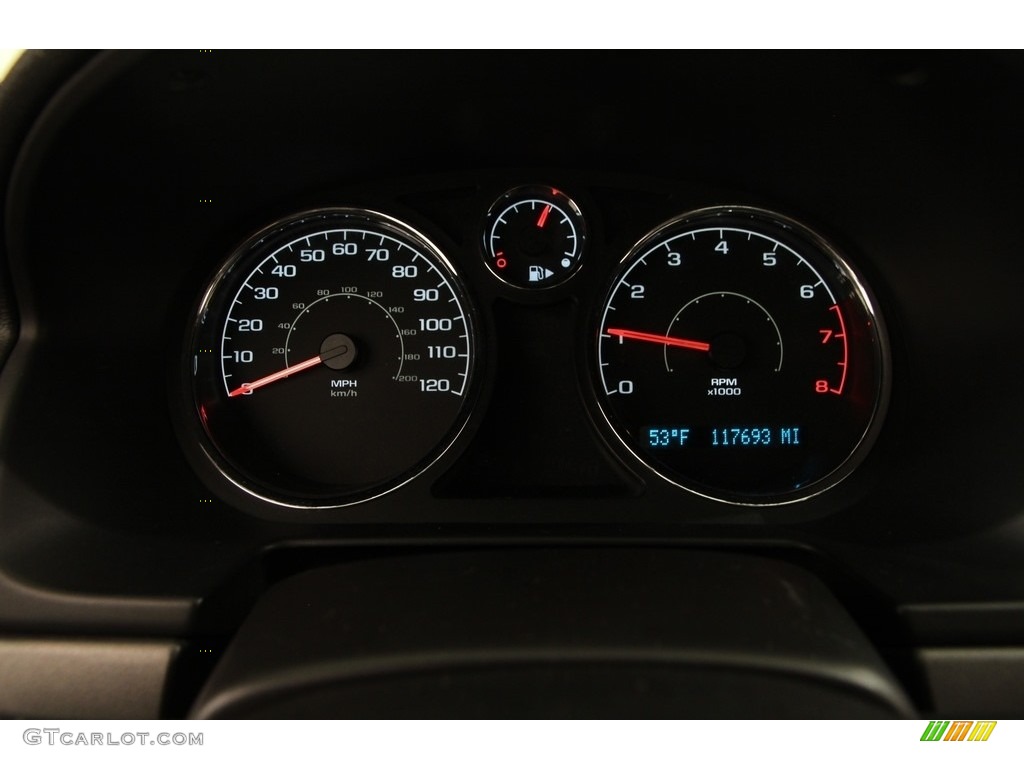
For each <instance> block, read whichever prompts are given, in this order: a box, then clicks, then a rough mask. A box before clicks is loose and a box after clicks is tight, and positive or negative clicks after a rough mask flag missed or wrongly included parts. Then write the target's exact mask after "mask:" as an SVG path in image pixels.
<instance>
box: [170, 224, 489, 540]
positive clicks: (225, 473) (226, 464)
mask: <svg viewBox="0 0 1024 768" xmlns="http://www.w3.org/2000/svg"><path fill="white" fill-rule="evenodd" d="M334 225H340V226H341V227H343V228H348V227H352V226H360V225H362V226H368V227H372V228H374V229H376V230H377V231H379V232H381V233H384V234H388V235H390V236H394V237H395V238H396V239H398V240H400V241H402V240H404V241H406V242H408V243H410V244H412V245H414V246H415V247H416V248H417V249H419V250H420V251H422V252H424V254H425V255H426V256H428V257H429V259H430V260H431V261H432V262H433V263H434V265H435V267H437V268H438V269H439V270H440V271H441V272H442V277H443V279H444V280H445V281H446V282H447V283H448V286H449V288H450V290H451V292H452V294H453V296H455V297H456V298H457V300H458V302H459V305H460V307H461V310H462V312H463V314H464V316H465V327H466V334H467V339H466V342H465V343H466V345H467V349H468V352H469V360H468V362H467V364H466V377H465V383H464V385H463V388H462V391H461V394H460V398H461V405H460V406H459V408H458V415H457V417H456V418H455V420H454V422H453V423H452V425H451V427H450V429H448V431H447V432H446V433H445V435H444V437H443V438H442V439H441V440H440V441H439V442H438V444H437V445H436V447H435V448H434V449H432V450H431V451H429V453H428V454H427V455H425V456H424V457H423V458H422V459H421V460H420V461H419V462H417V463H416V464H415V465H414V466H411V467H410V468H409V469H408V470H407V471H405V472H402V473H400V474H399V475H397V476H395V477H393V478H391V479H388V480H386V481H384V482H382V483H380V484H377V485H374V486H373V487H371V488H368V489H366V490H364V491H361V492H357V493H354V494H346V495H339V496H338V497H336V498H331V499H326V500H320V499H317V500H310V499H306V498H301V497H298V496H292V495H290V494H288V493H278V492H276V491H275V490H272V489H269V488H268V487H267V486H268V484H265V483H261V482H260V481H259V479H257V478H253V477H252V476H251V474H250V473H249V472H247V471H246V470H245V469H243V468H241V467H239V466H237V465H236V464H235V463H233V462H232V461H231V459H230V458H229V457H227V456H226V455H225V454H224V453H223V452H222V451H221V449H220V448H219V447H218V446H217V444H216V442H215V440H214V438H213V436H212V435H211V434H210V433H209V431H208V429H207V428H206V426H205V425H204V424H203V420H202V417H201V414H200V412H199V407H198V401H197V396H196V389H195V384H196V380H195V376H194V375H193V374H194V371H195V366H196V361H195V354H194V353H195V350H196V349H197V346H198V342H199V339H200V336H201V334H202V328H203V326H204V324H205V323H206V322H208V321H209V320H210V319H211V318H210V316H209V312H210V309H211V303H212V302H213V301H214V299H215V298H216V297H218V296H219V295H220V291H221V290H223V289H224V288H225V286H227V285H233V284H232V283H230V280H231V277H232V275H233V274H234V273H235V271H236V270H237V269H238V268H239V266H240V265H242V264H244V265H246V266H249V265H251V264H254V263H256V261H255V254H261V255H265V254H262V253H261V251H260V249H261V248H266V249H268V250H267V252H268V253H269V252H271V251H272V249H273V248H276V247H279V246H280V244H281V242H284V240H285V238H286V237H288V236H291V235H292V234H296V235H297V236H298V239H301V236H302V234H303V233H306V234H308V235H309V236H314V235H316V234H320V233H323V232H326V231H329V230H330V229H331V228H333V227H334ZM250 259H252V260H251V261H250ZM236 280H237V278H236ZM223 320H224V318H218V319H213V323H214V325H216V324H217V323H218V321H219V322H221V323H223ZM211 327H212V326H211ZM208 332H209V331H207V333H208ZM480 338H481V323H480V318H479V314H478V312H477V310H476V307H475V305H474V303H473V301H472V300H471V298H470V294H469V292H468V290H467V288H466V286H465V284H464V282H463V279H462V278H461V276H460V275H459V273H458V271H457V270H456V268H455V266H454V265H453V263H452V262H451V260H450V259H449V258H448V256H446V255H445V253H444V251H443V250H442V249H441V248H440V247H439V246H438V245H437V244H436V243H435V241H434V239H432V238H431V237H429V236H428V235H427V234H425V233H424V232H423V230H422V229H420V228H417V227H414V226H413V225H411V224H409V223H408V222H406V221H405V220H403V219H401V218H398V217H397V216H393V215H391V214H388V213H384V212H382V211H379V210H375V209H372V208H363V207H355V206H331V207H322V208H316V209H311V210H306V211H301V212H298V213H295V214H292V215H289V216H285V217H283V218H280V219H278V220H276V221H274V222H273V223H271V224H269V225H268V226H266V227H264V228H262V229H260V230H259V231H257V232H256V233H254V234H253V235H251V236H250V237H248V238H246V239H245V240H244V241H243V242H242V243H240V244H239V245H238V246H237V247H235V248H234V249H233V250H232V251H231V254H230V256H228V257H227V258H226V259H225V260H224V261H223V263H222V264H221V265H220V266H219V267H218V269H217V270H216V272H215V273H214V275H213V276H212V277H211V278H210V279H209V281H208V283H207V285H206V288H205V289H204V291H203V293H202V295H201V297H200V298H199V300H198V302H197V304H196V308H195V310H194V312H193V314H192V321H191V323H190V325H189V328H188V331H187V334H186V340H185V347H184V355H183V365H182V374H183V379H182V388H181V389H182V391H183V392H184V393H185V398H184V400H185V401H186V403H185V405H186V410H187V411H188V414H187V417H188V418H187V420H186V421H187V434H188V435H189V442H190V443H192V447H193V448H197V449H198V450H197V451H196V450H191V451H189V452H188V453H189V454H190V458H192V459H193V464H194V466H196V468H197V469H199V470H200V472H201V474H202V476H203V477H204V478H206V479H207V481H208V482H209V484H210V485H211V487H213V488H214V489H215V490H216V491H217V492H218V493H219V495H221V496H222V497H223V498H224V499H225V500H228V501H232V502H234V503H236V504H237V505H238V506H241V507H242V508H244V509H246V510H247V511H250V512H252V513H254V514H256V515H258V516H263V517H268V518H271V519H298V520H303V519H311V520H324V519H325V518H323V516H322V514H329V513H330V511H331V510H340V509H344V508H347V507H352V506H355V505H359V504H364V503H366V502H369V501H372V500H374V499H379V498H380V497H382V496H385V495H387V494H390V493H393V492H395V491H397V490H398V489H400V488H402V487H404V486H406V485H408V484H409V483H411V482H413V481H414V480H416V479H417V478H419V477H421V476H422V475H424V474H425V473H427V472H428V471H429V470H431V469H432V468H434V467H436V466H437V465H439V464H444V460H445V458H446V457H448V456H449V455H450V453H451V452H452V448H453V446H455V445H456V443H458V441H459V439H460V437H462V436H463V434H464V433H465V430H466V427H467V424H468V423H469V421H470V419H471V416H472V414H473V411H474V406H475V404H476V400H477V398H478V396H479V389H480V379H481V375H480V372H481V370H482V366H483V357H484V354H483V351H482V349H481V344H480ZM196 456H198V462H197V461H196V460H195V458H194V457H196ZM303 513H305V514H303ZM317 513H321V514H317ZM293 514H297V516H296V517H292V515H293Z"/></svg>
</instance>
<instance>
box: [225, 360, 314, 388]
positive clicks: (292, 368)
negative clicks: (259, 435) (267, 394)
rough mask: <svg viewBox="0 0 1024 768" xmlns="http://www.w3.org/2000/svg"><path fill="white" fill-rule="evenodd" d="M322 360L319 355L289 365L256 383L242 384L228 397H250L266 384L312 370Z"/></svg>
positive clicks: (257, 380)
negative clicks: (308, 369)
mask: <svg viewBox="0 0 1024 768" xmlns="http://www.w3.org/2000/svg"><path fill="white" fill-rule="evenodd" d="M322 360H323V358H322V357H321V356H320V355H317V356H316V357H311V358H309V360H303V361H302V362H301V363H296V364H295V365H289V366H288V367H287V368H282V369H281V370H280V371H278V372H277V373H272V374H270V375H269V376H264V377H263V378H262V379H256V381H254V382H252V383H250V384H243V385H242V386H240V387H239V388H238V389H233V390H231V391H230V392H228V397H237V396H238V395H251V394H252V393H253V391H254V390H257V389H259V388H260V387H265V386H267V384H273V383H274V382H275V381H280V380H281V379H287V378H288V377H289V376H291V375H292V374H293V373H298V372H299V371H304V370H306V369H307V368H312V367H314V366H316V365H319V364H320V363H321V362H322Z"/></svg>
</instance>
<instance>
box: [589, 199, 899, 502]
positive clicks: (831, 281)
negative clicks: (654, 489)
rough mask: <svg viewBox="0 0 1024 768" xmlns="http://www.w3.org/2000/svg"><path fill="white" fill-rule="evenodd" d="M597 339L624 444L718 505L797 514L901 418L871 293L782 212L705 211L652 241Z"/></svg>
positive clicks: (613, 293)
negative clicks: (889, 411) (894, 408)
mask: <svg viewBox="0 0 1024 768" xmlns="http://www.w3.org/2000/svg"><path fill="white" fill-rule="evenodd" d="M595 336H596V365H597V381H598V392H597V396H598V403H599V405H600V408H601V411H602V413H603V414H604V415H605V417H606V418H607V421H608V423H609V424H610V426H611V428H612V430H613V431H614V433H615V435H616V436H617V437H618V438H619V439H620V440H621V441H622V443H623V444H624V445H625V447H626V448H628V450H629V451H630V452H632V453H633V454H634V456H636V457H637V458H639V459H640V461H642V462H643V463H644V464H646V465H647V466H648V467H649V468H650V469H652V470H653V471H654V472H655V473H657V474H658V475H660V476H661V477H663V478H665V479H667V480H669V481H670V482H672V483H675V484H676V485H679V486H682V487H683V488H686V489H688V490H690V491H693V492H695V493H698V494H700V495H702V496H706V497H709V498H712V499H717V500H722V501H728V502H733V503H740V504H752V505H764V504H781V503H786V502H791V501H796V500H799V499H804V498H807V497H809V496H813V495H815V494H817V493H820V492H821V491H824V490H826V489H827V488H830V487H832V486H833V485H835V484H836V483H838V482H839V481H841V480H842V479H843V478H844V477H846V476H847V475H848V474H849V473H850V472H852V471H853V469H854V468H855V467H856V466H857V464H858V462H859V461H860V460H861V459H862V458H863V456H864V455H865V453H866V452H867V450H868V449H869V448H870V445H871V443H872V441H873V439H874V436H875V434H876V433H877V431H878V428H879V425H880V422H881V418H882V415H883V413H884V410H885V405H886V399H887V392H888V371H887V365H888V363H887V361H888V354H887V345H886V341H885V335H884V332H883V329H882V327H881V321H880V318H879V316H878V314H877V311H876V309H875V307H874V305H873V302H872V299H871V298H870V295H869V294H868V292H867V289H866V288H865V287H864V285H863V283H862V281H860V280H859V279H858V278H857V276H856V275H855V274H854V272H853V271H852V269H851V268H850V267H849V265H848V264H847V263H846V262H845V261H844V260H843V259H842V258H841V257H840V256H839V255H838V253H837V252H836V251H835V250H834V249H833V248H832V247H831V246H829V245H828V244H827V243H826V242H825V241H824V240H822V239H821V238H820V237H818V236H817V235H815V234H814V233H812V232H811V231H810V230H808V229H806V228H804V227H803V226H801V225H799V224H797V223H796V222H794V221H792V220H790V219H787V218H785V217H783V216H780V215H778V214H774V213H770V212H768V211H762V210H759V209H753V208H710V209H704V210H700V211H696V212H694V213H691V214H687V215H684V216H680V217H678V218H675V219H672V220H671V221H668V222H666V223H665V224H663V225H662V226H660V227H658V228H657V229H655V230H654V231H653V232H651V233H650V234H648V235H647V236H646V237H644V238H643V239H642V240H641V241H640V242H639V243H638V244H637V245H636V246H635V247H634V248H633V249H632V250H631V251H630V252H629V254H628V255H627V256H626V257H625V259H624V260H623V262H622V265H621V268H620V270H619V272H618V274H617V275H616V276H615V278H614V280H613V281H612V284H611V286H610V288H609V290H608V294H607V299H606V300H605V302H604V304H603V305H602V307H601V311H600V316H599V328H598V329H597V333H596V334H595Z"/></svg>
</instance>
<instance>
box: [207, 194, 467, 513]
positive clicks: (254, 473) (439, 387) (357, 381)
mask: <svg viewBox="0 0 1024 768" xmlns="http://www.w3.org/2000/svg"><path fill="white" fill-rule="evenodd" d="M475 339H476V331H475V325H474V321H473V313H472V310H471V308H470V306H469V304H468V302H467V300H466V297H465V294H464V292H463V290H462V288H461V286H460V285H459V282H458V279H457V277H456V275H455V273H454V271H453V269H452V267H451V265H450V264H449V263H448V261H447V259H446V258H445V257H444V256H443V255H442V253H441V252H440V251H439V250H438V249H437V247H436V246H434V245H433V244H432V243H431V242H430V241H428V240H427V239H426V238H425V237H424V236H423V235H421V234H419V233H418V232H417V231H415V230H414V229H412V228H411V227H409V226H408V225H406V224H404V223H402V222H400V221H398V220H396V219H393V218H390V217H388V216H385V215H383V214H380V213H375V212H372V211H366V210H361V209H329V210H320V211H312V212H308V213H303V214H300V215H298V216H294V217H291V218H289V219H287V220H285V221H282V222H278V223H277V224H275V225H273V226H271V227H269V228H268V229H266V230H264V231H263V232H261V233H259V234H257V235H256V236H254V237H253V238H252V239H250V240H249V241H248V242H246V243H245V244H243V245H242V246H241V247H240V248H239V249H238V250H237V251H236V252H235V253H234V254H233V255H232V256H231V258H230V259H229V260H228V261H227V263H226V264H225V265H224V267H223V268H222V269H221V270H220V272H219V273H218V275H217V276H216V278H215V279H214V281H213V283H212V285H211V286H210V288H209V289H208V291H207V292H206V295H205V297H204V299H203V301H202V305H201V308H200V311H199V316H198V320H197V323H196V327H195V330H194V333H193V334H192V341H191V347H190V354H189V364H190V366H191V374H192V376H191V380H192V390H193V397H194V404H195V414H196V418H198V419H199V421H200V423H201V425H202V428H203V434H204V436H205V439H206V441H207V450H206V454H207V456H208V457H209V458H210V459H211V460H212V462H213V463H214V464H215V465H216V467H217V468H218V469H219V470H220V471H221V472H222V473H223V474H224V476H225V477H227V478H228V479H230V480H231V481H232V482H233V483H234V484H235V485H236V486H238V487H240V488H242V489H243V490H245V491H247V492H248V493H250V494H251V495H253V496H256V497H259V498H261V499H264V500H266V501H270V502H274V503H277V504H281V505H285V506H294V507H331V506H340V505H343V504H347V503H351V502H353V501H358V500H361V499H365V498H369V497H371V496H374V495H378V494H379V493H382V492H384V491H386V490H389V489H392V488H394V487H396V486H398V485H400V484H402V483H403V482H405V481H407V480H408V479H410V478H412V477H414V476H415V475H416V474H418V473H419V472H420V471H422V470H423V469H424V468H426V467H427V466H429V465H430V464H431V463H432V462H433V461H434V460H435V459H437V458H438V457H439V456H440V455H441V453H443V452H444V451H445V450H446V449H447V448H448V447H449V446H450V445H451V443H452V442H453V440H454V439H455V437H456V436H457V434H458V433H459V431H460V429H461V428H462V426H463V425H464V423H465V419H466V412H467V402H468V399H469V393H470V391H471V387H472V380H473V372H474V369H475V351H476V350H475Z"/></svg>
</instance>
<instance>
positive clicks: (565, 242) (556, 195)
mask: <svg viewBox="0 0 1024 768" xmlns="http://www.w3.org/2000/svg"><path fill="white" fill-rule="evenodd" d="M585 241H586V227H585V226H584V221H583V215H582V214H581V213H580V209H579V207H578V206H577V205H576V203H574V202H573V201H572V200H571V199H570V198H569V197H568V196H567V195H566V194H565V193H564V192H560V191H559V190H557V189H555V188H554V187H545V186H541V185H532V186H524V187H516V188H515V189H512V190H509V191H508V192H506V193H505V194H504V195H502V196H501V197H499V198H498V199H497V201H495V203H494V205H492V206H491V209H490V211H489V212H488V213H487V224H486V227H485V232H484V259H485V261H486V262H487V266H488V267H489V268H490V270H491V271H492V272H493V273H494V274H495V275H497V276H498V277H499V278H501V279H502V280H504V281H505V282H506V283H509V284H510V285H514V286H516V287H519V288H548V287H551V286H553V285H558V284H559V283H561V282H564V281H565V280H567V279H569V278H570V277H571V276H572V275H573V274H574V273H575V272H576V270H577V269H579V266H580V263H581V259H582V256H583V246H584V243H585Z"/></svg>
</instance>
